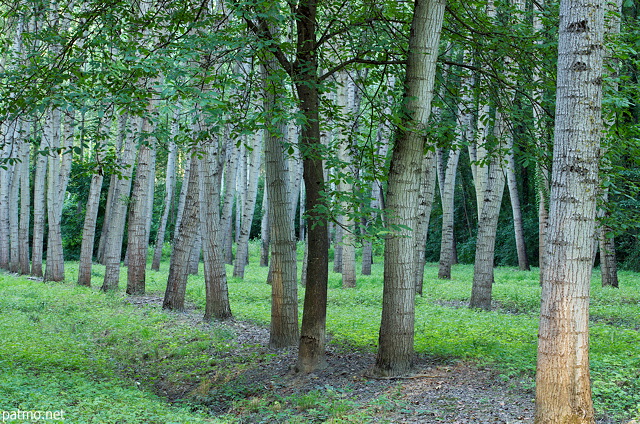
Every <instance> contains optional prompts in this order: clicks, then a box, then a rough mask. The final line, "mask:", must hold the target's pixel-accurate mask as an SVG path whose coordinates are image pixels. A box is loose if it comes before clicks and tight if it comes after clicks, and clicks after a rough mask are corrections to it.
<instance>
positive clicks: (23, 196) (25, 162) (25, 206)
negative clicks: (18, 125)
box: [18, 123, 31, 275]
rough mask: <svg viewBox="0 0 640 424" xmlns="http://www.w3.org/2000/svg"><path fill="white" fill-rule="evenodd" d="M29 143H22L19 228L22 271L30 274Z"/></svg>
mask: <svg viewBox="0 0 640 424" xmlns="http://www.w3.org/2000/svg"><path fill="white" fill-rule="evenodd" d="M24 125H25V128H24V132H25V134H29V133H30V128H31V127H30V126H29V124H27V123H24ZM29 150H30V145H29V143H22V144H21V153H20V157H21V161H22V162H21V163H20V166H19V169H20V226H19V228H18V240H19V242H18V249H19V261H20V273H21V274H25V275H26V274H29V271H30V264H29V221H30V218H31V189H30V184H29V165H30V164H29Z"/></svg>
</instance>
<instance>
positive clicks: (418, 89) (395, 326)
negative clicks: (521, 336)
mask: <svg viewBox="0 0 640 424" xmlns="http://www.w3.org/2000/svg"><path fill="white" fill-rule="evenodd" d="M444 9H445V2H444V1H440V0H426V1H425V0H417V1H416V2H415V9H414V14H413V20H412V23H411V34H410V36H409V50H408V52H409V56H408V61H407V71H406V80H405V95H404V105H403V107H404V110H406V111H407V114H406V115H405V116H403V120H404V121H405V122H403V125H402V126H401V129H398V136H397V137H396V143H395V146H394V147H393V153H392V158H391V169H390V171H389V179H388V189H387V198H386V205H385V206H386V208H387V210H389V211H391V212H390V213H389V214H387V217H386V218H387V222H388V225H389V226H390V227H391V228H392V229H395V228H394V227H395V226H397V225H406V226H408V227H409V228H412V229H415V228H416V217H417V215H418V191H419V190H420V188H421V177H422V176H421V171H422V164H423V158H424V153H423V152H424V147H425V146H424V139H425V138H424V134H423V131H424V130H425V129H426V126H427V125H428V118H429V114H430V112H431V98H432V97H433V84H434V80H435V73H436V66H435V64H436V59H437V56H438V44H439V41H440V31H441V28H442V20H443V15H444ZM433 167H434V168H435V163H434V164H433ZM414 247H415V240H414V239H413V237H412V234H411V231H407V230H403V229H399V230H396V231H395V233H394V234H391V235H389V236H388V237H387V239H386V240H385V253H384V254H385V258H384V290H383V300H382V321H381V324H380V336H379V349H378V354H377V357H376V365H375V368H374V373H376V374H378V375H385V376H393V375H399V374H404V373H407V372H408V371H409V370H410V369H411V367H412V365H413V356H414V350H413V339H414V338H413V334H414V317H415V309H414V301H415V281H414V278H413V276H414V272H415V269H414V268H415V255H414V252H413V249H414Z"/></svg>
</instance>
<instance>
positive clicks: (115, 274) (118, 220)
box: [101, 118, 140, 291]
mask: <svg viewBox="0 0 640 424" xmlns="http://www.w3.org/2000/svg"><path fill="white" fill-rule="evenodd" d="M130 120H131V121H133V122H131V125H130V128H129V132H127V134H126V136H125V137H126V138H125V142H124V150H123V152H122V156H121V158H120V160H119V165H120V166H121V169H122V174H123V175H122V176H123V178H122V179H116V180H115V183H116V187H115V189H114V191H113V206H112V209H111V212H110V218H109V229H108V232H107V239H106V241H105V251H104V262H105V272H104V281H103V283H102V287H101V290H102V291H108V290H116V289H117V288H118V283H119V281H120V261H121V260H122V240H123V238H124V226H125V221H126V218H127V208H128V201H127V199H129V194H130V192H131V173H132V170H133V163H134V161H135V156H136V148H135V143H136V137H137V136H138V135H139V132H140V120H139V118H131V119H130ZM120 130H124V131H126V130H127V126H126V125H123V126H122V127H121V128H120Z"/></svg>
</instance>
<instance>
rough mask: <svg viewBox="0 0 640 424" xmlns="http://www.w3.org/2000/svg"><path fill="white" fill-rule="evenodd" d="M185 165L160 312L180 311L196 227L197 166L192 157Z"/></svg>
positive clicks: (197, 198) (185, 288)
mask: <svg viewBox="0 0 640 424" xmlns="http://www.w3.org/2000/svg"><path fill="white" fill-rule="evenodd" d="M189 162H190V164H189V180H188V181H183V183H182V184H183V187H185V186H186V192H185V204H184V212H183V215H182V219H181V220H180V227H179V228H178V229H177V230H176V233H175V237H174V239H173V249H172V251H171V259H170V262H169V277H168V279H167V289H166V291H165V293H164V301H163V302H162V308H163V309H168V310H172V311H183V310H184V298H185V293H186V290H187V277H188V275H189V258H190V257H191V249H192V247H193V243H194V241H195V239H196V233H197V231H198V229H199V228H200V211H199V208H200V205H199V203H200V200H199V199H200V186H199V177H200V175H199V173H200V170H199V163H198V159H197V158H196V157H195V155H194V156H191V158H190V159H189Z"/></svg>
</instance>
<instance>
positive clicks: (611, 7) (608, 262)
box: [598, 0, 622, 288]
mask: <svg viewBox="0 0 640 424" xmlns="http://www.w3.org/2000/svg"><path fill="white" fill-rule="evenodd" d="M621 8H622V0H616V1H615V2H608V3H607V11H606V12H607V14H606V15H605V31H606V36H613V37H615V36H617V35H619V34H620V15H621V13H622V11H621ZM612 53H613V52H611V51H608V52H607V55H608V56H609V55H612ZM609 60H610V61H612V62H613V63H611V64H610V65H613V67H614V74H613V75H612V76H613V77H616V76H617V69H618V68H619V66H618V63H616V62H615V61H613V60H611V59H609ZM609 84H611V87H610V90H611V91H613V92H617V91H618V83H617V82H616V79H615V78H611V82H609ZM614 124H615V120H614V119H612V118H609V119H605V122H604V125H605V130H609V129H610V128H611V127H612V126H613V125H614ZM609 133H611V131H609ZM612 141H613V140H612ZM607 144H608V143H607ZM602 150H603V154H602V157H601V161H605V160H607V159H606V151H607V148H606V147H605V148H603V149H602ZM605 163H606V162H605ZM605 178H606V177H605ZM601 185H603V187H602V189H601V191H602V205H607V204H608V203H609V188H608V186H607V184H601ZM599 215H602V218H603V219H602V221H601V222H600V225H599V226H598V230H599V239H600V272H601V274H602V286H603V287H607V286H608V287H615V288H618V286H619V282H618V264H617V261H616V244H615V239H614V237H613V234H612V233H613V229H612V228H611V227H610V226H608V225H607V221H608V220H610V219H611V215H610V212H608V211H605V210H602V211H599Z"/></svg>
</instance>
